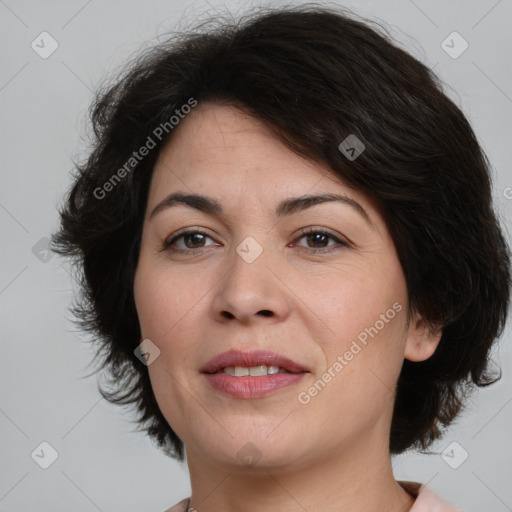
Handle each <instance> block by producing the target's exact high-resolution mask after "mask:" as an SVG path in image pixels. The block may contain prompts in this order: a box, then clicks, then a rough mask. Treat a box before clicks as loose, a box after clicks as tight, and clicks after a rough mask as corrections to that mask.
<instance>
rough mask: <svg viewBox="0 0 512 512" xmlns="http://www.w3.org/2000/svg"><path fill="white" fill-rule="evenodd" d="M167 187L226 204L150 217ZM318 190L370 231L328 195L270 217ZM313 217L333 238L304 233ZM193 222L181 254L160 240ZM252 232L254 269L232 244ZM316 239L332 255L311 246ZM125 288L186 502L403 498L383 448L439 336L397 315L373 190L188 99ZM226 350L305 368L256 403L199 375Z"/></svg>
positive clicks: (332, 503) (388, 507) (390, 257)
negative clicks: (407, 389) (367, 332)
mask: <svg viewBox="0 0 512 512" xmlns="http://www.w3.org/2000/svg"><path fill="white" fill-rule="evenodd" d="M177 191H181V192H184V193H198V194H204V195H208V196H212V197H214V198H215V199H217V200H218V201H219V202H220V203H221V205H222V207H223V209H224V210H225V213H224V214H223V215H222V216H220V217H216V216H213V215H209V214H206V213H203V212H200V211H199V210H196V209H194V208H191V207H189V206H186V205H183V204H181V205H178V206H173V207H171V208H167V209H164V210H162V211H161V212H159V213H158V214H156V215H155V216H154V217H153V218H152V219H150V218H149V217H150V213H151V211H152V210H153V209H154V207H155V206H156V205H157V204H158V203H159V202H160V201H162V199H164V198H165V197H166V196H167V195H168V194H170V193H173V192H177ZM322 192H326V193H341V194H345V195H346V196H348V197H350V198H352V199H354V200H355V201H357V202H358V203H359V204H360V205H361V206H362V207H363V208H364V209H365V210H366V212H367V214H368V216H369V218H370V221H371V223H372V225H373V226H371V225H369V224H368V223H367V222H366V221H365V219H364V218H363V216H361V215H360V214H359V213H358V212H357V211H356V210H355V209H353V208H352V207H350V206H348V205H346V204H342V203H338V202H326V203H322V204H318V205H315V206H313V207H311V208H308V209H306V210H304V211H302V212H298V213H295V214H292V215H289V216H286V217H283V218H280V219H278V218H276V217H275V216H274V213H273V212H274V209H275V207H276V205H277V204H278V203H279V202H280V201H281V200H283V199H287V198H290V197H298V196H303V195H305V194H308V195H309V194H314V193H322ZM308 226H312V227H314V228H318V229H320V228H323V229H326V230H328V231H330V232H331V233H332V235H333V237H335V238H327V237H321V236H320V237H319V236H318V235H316V238H315V237H314V236H313V237H312V236H309V237H308V236H304V235H303V234H301V230H302V229H303V228H305V227H308ZM189 227H190V228H197V229H198V230H200V231H203V232H206V234H207V236H206V237H203V238H199V239H198V238H194V237H193V236H192V237H190V236H189V237H185V238H181V239H179V240H177V241H176V243H175V245H174V248H181V249H182V250H184V251H188V252H186V253H173V252H170V250H168V251H165V250H162V247H163V244H164V242H165V241H166V240H170V239H171V238H173V235H174V234H176V233H177V232H178V231H179V230H182V229H183V228H189ZM249 236H250V237H253V238H254V239H255V240H256V241H257V243H258V244H259V246H260V247H261V248H262V250H263V252H262V253H261V254H260V255H259V256H258V257H257V258H256V259H255V261H253V262H252V263H248V262H247V261H246V260H244V259H243V258H242V257H241V256H240V255H239V254H238V253H237V252H236V248H237V246H239V245H240V244H241V242H242V241H243V240H244V239H245V238H246V237H249ZM336 238H337V239H338V240H340V241H345V242H347V243H348V246H344V245H340V244H339V243H338V242H337V241H336ZM315 248H316V249H321V248H328V249H330V251H328V252H327V251H324V252H323V253H322V252H317V253H316V254H315V253H314V252H313V249H315ZM134 294H135V302H136V307H137V313H138V317H139V321H140V325H141V331H142V338H141V341H142V340H144V339H150V340H151V342H152V343H154V344H155V345H156V346H157V347H158V348H159V350H160V355H159V356H158V357H157V358H156V359H155V360H154V362H153V363H151V364H150V365H149V366H148V371H149V375H150V379H151V384H152V387H153V390H154V393H155V396H156V399H157V402H158V404H159V407H160V409H161V411H162V413H163V415H164V416H165V418H166V419H167V421H168V422H169V424H170V425H171V427H172V428H173V430H174V431H175V432H176V433H177V434H178V435H179V437H180V438H181V439H182V440H183V441H184V443H185V447H186V454H187V463H188V466H189V471H190V476H191V485H192V502H191V505H192V506H193V507H194V508H195V509H197V510H198V511H199V512H210V511H211V512H213V511H217V512H218V511H220V510H222V511H224V512H231V511H233V512H234V511H237V512H240V511H247V512H249V511H253V510H254V511H256V510H257V511H261V510H265V509H270V508H271V509H273V510H283V511H289V512H295V511H301V512H302V511H303V510H304V509H306V510H307V511H308V512H315V511H323V512H330V511H333V512H334V511H340V510H347V511H348V510H350V511H351V512H359V511H361V512H362V511H363V510H364V511H365V512H377V511H379V512H382V511H383V510H385V511H393V512H399V511H407V510H409V509H410V508H411V506H412V504H413V502H414V498H412V497H411V496H410V495H409V494H408V493H407V492H406V491H405V490H403V489H402V488H401V487H400V486H399V485H398V484H397V482H396V481H395V479H394V476H393V473H392V467H391V460H390V454H389V448H388V439H389V429H390V424H391V418H392V410H393V402H394V391H395V385H396V382H397V379H398V376H399V373H400V369H401V366H402V363H403V359H404V357H405V358H408V359H410V360H413V361H421V360H424V359H427V358H428V357H430V356H431V355H432V353H433V352H434V350H435V348H436V346H437V344H438V342H439V338H440V334H438V335H434V334H431V333H430V332H429V331H428V330H427V329H426V327H425V325H424V323H423V322H422V320H421V318H420V317H419V316H417V315H415V316H414V318H413V320H412V321H411V322H410V323H409V324H408V323H407V322H406V305H407V289H406V282H405V278H404V275H403V272H402V268H401V266H400V263H399V260H398V257H397V254H396V251H395V248H394V244H393V241H392V239H391V237H390V234H389V231H388V229H387V226H386V224H385V222H384V219H383V217H382V215H381V210H380V208H379V205H378V204H377V203H376V202H375V200H374V199H373V198H371V197H369V196H368V195H366V194H363V193H362V192H360V191H357V190H355V189H353V188H351V187H349V186H348V185H347V184H346V183H344V182H343V181H342V180H341V179H340V178H339V177H338V176H337V175H335V174H334V173H333V172H332V171H331V170H330V169H329V168H328V167H326V166H325V165H322V164H320V163H316V162H313V161H310V160H306V159H304V158H302V157H300V156H298V155H297V154H295V153H293V152H292V151H291V150H289V149H288V148H287V147H286V146H284V145H283V144H282V143H281V142H280V141H279V140H278V139H277V138H276V137H275V135H273V134H272V132H270V131H269V129H268V128H267V127H266V126H265V125H264V124H263V123H262V122H261V121H258V120H256V119H254V118H252V117H250V116H249V115H247V114H245V113H243V112H241V111H239V110H237V109H235V108H232V107H228V106H220V105H216V104H212V103H204V104H199V105H198V106H197V107H196V108H195V109H194V110H193V111H192V112H191V113H190V114H189V115H187V117H186V118H185V119H184V120H182V121H181V122H180V124H179V126H178V127H176V128H175V129H174V132H173V136H172V138H171V139H170V140H169V141H168V142H167V144H166V145H165V146H164V147H163V148H162V150H161V152H160V155H159V158H158V161H157V163H156V166H155V169H154V174H153V177H152V182H151V186H150V191H149V197H148V208H147V213H146V218H145V221H144V226H143V234H142V242H141V249H140V258H139V263H138V267H137V272H136V276H135V283H134ZM397 302H398V303H399V304H400V305H402V306H403V307H402V309H401V311H400V312H398V313H396V315H395V316H394V318H393V319H391V320H389V321H388V322H387V323H385V326H384V328H382V329H380V330H379V331H378V334H377V335H375V336H374V337H373V338H369V339H368V343H367V345H366V346H363V345H361V344H359V345H361V346H362V349H361V350H360V351H359V352H358V353H357V354H356V355H354V357H353V359H352V360H350V361H348V363H347V364H346V366H344V367H343V370H342V371H341V372H339V373H336V372H335V373H336V376H335V377H334V378H332V379H331V381H330V382H329V383H328V384H327V385H326V386H325V387H324V388H323V389H322V390H321V391H320V392H319V393H318V394H317V395H316V396H314V397H312V398H311V400H310V402H309V403H307V404H302V403H300V402H299V400H298V395H299V393H300V392H303V391H307V390H308V388H309V387H310V386H312V385H313V383H314V382H316V381H317V380H318V379H320V378H321V377H322V375H323V374H324V373H325V372H326V371H327V370H328V368H329V367H331V368H332V366H333V363H334V362H335V361H336V360H337V358H338V356H340V355H341V356H343V354H345V352H346V351H347V350H349V349H350V346H351V343H352V342H353V340H356V339H357V335H358V334H359V333H361V332H362V331H363V330H364V329H365V328H368V327H370V326H374V325H375V323H376V321H377V320H379V318H381V317H380V315H381V314H385V313H386V311H387V310H389V309H390V308H392V305H393V304H394V303H397ZM262 311H263V312H264V313H262ZM265 312H266V313H265ZM232 348H236V349H240V350H253V349H268V350H273V351H275V352H278V353H280V354H283V355H285V356H287V357H289V358H290V359H292V360H294V361H296V362H298V363H300V364H302V365H303V366H305V367H306V368H307V369H308V370H309V372H310V373H308V374H306V375H305V376H304V378H303V379H302V381H301V382H299V383H298V384H294V385H292V386H289V387H287V388H284V389H281V390H279V391H277V392H275V393H273V394H271V395H269V396H267V397H264V398H257V399H240V398H233V397H230V396H226V395H224V394H221V393H219V392H218V391H216V390H215V389H213V388H212V387H211V386H210V385H209V384H208V382H207V381H206V379H205V378H204V376H203V375H201V373H200V372H199V369H200V367H201V366H202V365H203V364H205V363H206V362H207V361H208V360H209V359H211V358H212V357H213V356H215V355H217V354H219V353H221V352H224V351H227V350H229V349H232ZM331 372H332V370H331ZM247 443H252V445H254V447H253V448H251V450H252V451H253V452H254V453H255V454H257V456H258V457H259V460H258V461H257V463H256V464H255V465H252V466H251V465H247V464H246V463H245V462H244V461H243V460H242V459H241V457H237V453H238V452H239V450H240V449H241V448H242V447H244V445H246V444H247ZM246 449H247V448H246Z"/></svg>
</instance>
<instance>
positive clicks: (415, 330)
mask: <svg viewBox="0 0 512 512" xmlns="http://www.w3.org/2000/svg"><path fill="white" fill-rule="evenodd" d="M442 335H443V329H442V326H440V325H436V326H435V330H434V331H432V330H431V329H429V327H428V325H427V324H426V322H425V321H424V320H423V318H418V319H417V320H415V321H414V322H411V325H410V328H409V334H408V336H407V341H406V343H405V351H404V357H405V359H408V360H409V361H415V362H418V361H425V360H426V359H428V358H429V357H431V356H432V354H433V353H434V352H435V351H436V348H437V346H438V345H439V341H440V340H441V336H442Z"/></svg>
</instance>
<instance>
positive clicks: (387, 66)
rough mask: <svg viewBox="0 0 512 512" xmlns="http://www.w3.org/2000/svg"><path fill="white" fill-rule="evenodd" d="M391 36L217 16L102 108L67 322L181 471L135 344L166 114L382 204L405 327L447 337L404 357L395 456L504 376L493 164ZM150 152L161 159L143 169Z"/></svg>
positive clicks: (322, 13) (142, 66) (63, 228)
mask: <svg viewBox="0 0 512 512" xmlns="http://www.w3.org/2000/svg"><path fill="white" fill-rule="evenodd" d="M377 27H379V28H377ZM380 28H382V27H380V25H378V24H377V23H376V22H373V21H370V20H365V19H362V18H359V19H358V18H356V17H355V16H354V15H352V14H351V13H350V12H347V11H346V10H342V9H337V8H333V7H326V6H323V7H322V6H318V5H301V6H286V7H280V8H274V9H272V8H266V9H259V10H258V11H257V12H251V13H248V14H245V15H244V16H242V17H240V18H239V19H237V20H228V21H226V19H221V18H218V19H216V18H212V19H211V21H210V22H209V23H206V24H200V25H199V26H197V27H196V28H195V29H193V30H189V31H186V32H181V33H179V34H177V35H176V34H175V35H173V36H171V37H169V38H168V39H166V40H165V41H164V42H159V43H158V44H157V45H155V46H154V47H150V48H149V49H148V48H146V49H144V50H143V51H141V52H140V54H138V56H137V58H136V59H134V60H133V61H132V62H130V63H129V65H128V67H127V68H124V70H123V71H122V73H121V74H120V75H119V78H118V79H117V81H116V82H115V83H113V84H107V85H103V86H102V87H101V88H99V90H98V91H97V93H96V96H95V98H94V101H93V103H92V105H91V106H90V117H91V124H92V126H93V130H94V140H93V144H92V149H91V151H90V152H89V154H88V158H87V159H86V161H85V162H84V163H75V171H76V172H75V174H74V179H73V183H72V184H71V186H70V189H69V191H68V193H67V196H66V198H65V202H64V204H63V205H62V206H60V207H59V214H60V220H61V224H60V227H59V230H58V231H56V232H55V233H54V234H53V236H52V247H53V249H54V251H55V252H57V253H60V254H61V255H66V256H69V257H71V259H72V262H73V263H74V266H75V270H76V271H77V272H78V274H77V276H78V283H79V287H80V293H79V297H78V299H77V298H76V297H75V302H74V304H73V306H72V308H71V309H72V311H73V312H74V314H75V317H76V319H75V321H76V322H77V324H78V325H80V326H81V327H82V328H83V329H84V330H86V331H88V332H90V333H92V334H93V340H92V341H93V342H94V343H96V344H97V345H98V347H97V352H96V356H98V355H99V354H101V355H102V362H101V366H100V368H99V369H104V370H108V372H107V373H108V376H109V386H110V387H111V389H109V390H107V389H103V388H102V387H101V386H99V389H100V392H101V394H102V396H103V397H104V398H106V399H107V400H109V401H110V402H112V403H117V404H132V405H134V406H135V408H136V411H137V412H138V418H137V422H138V425H139V426H138V430H140V429H143V430H144V431H146V432H147V433H148V435H149V436H150V438H152V439H153V440H154V441H156V443H157V444H158V446H159V447H160V448H162V449H163V451H164V452H165V453H166V454H167V455H169V456H171V457H175V458H176V459H178V460H180V461H182V460H183V458H184V447H183V442H182V441H181V440H180V438H179V437H178V436H177V435H176V433H175V432H174V431H173V430H172V428H171V427H170V425H169V424H168V422H167V421H166V419H165V418H164V416H163V414H162V413H161V411H160V409H159V407H158V404H157V402H156V399H155V396H154V394H153V390H152V387H151V383H150V380H149V376H148V371H147V367H146V366H145V365H144V364H142V363H141V361H139V359H138V358H137V357H136V355H135V354H134V350H135V349H136V348H137V347H138V344H139V342H140V340H141V330H140V326H139V321H138V317H137V311H136V308H135V301H134V295H133V283H134V275H135V270H136V266H137V261H138V255H139V251H140V242H141V232H142V225H143V218H144V213H145V210H146V207H147V196H148V191H149V185H150V180H151V176H152V171H153V168H154V165H155V162H156V159H157V156H158V154H159V150H160V149H161V147H162V146H163V145H164V144H165V143H166V142H167V141H168V140H169V139H170V137H172V134H173V131H172V129H173V128H174V126H172V125H173V122H172V121H170V120H171V118H172V116H176V115H177V114H179V113H181V112H185V111H186V110H185V109H184V108H183V106H184V105H187V104H189V105H191V104H192V102H193V101H196V102H199V103H202V102H212V103H216V104H219V105H229V106H233V107H235V108H238V109H240V110H242V111H243V112H246V113H249V114H250V115H252V116H254V117H255V118H257V119H259V120H262V121H263V122H264V123H265V124H266V125H267V126H268V127H269V128H270V129H271V130H272V131H273V133H274V134H275V136H276V137H278V138H279V139H280V140H281V141H282V142H283V143H284V144H286V145H287V147H289V148H290V149H291V150H293V151H294V152H295V153H296V154H298V155H301V156H303V157H306V158H308V159H310V160H312V161H316V162H320V163H324V164H326V165H328V167H329V168H330V169H332V171H333V172H334V173H335V174H336V175H338V176H339V177H340V178H341V179H342V180H344V181H345V183H348V184H349V186H351V187H354V188H355V189H358V190H360V191H362V192H364V193H366V194H369V195H370V196H371V197H373V198H375V199H376V200H377V201H378V202H379V204H381V205H382V207H383V213H384V216H385V221H386V225H387V227H388V229H389V231H390V234H391V236H392V239H393V242H394V244H395V247H396V251H397V254H398V257H399V261H400V264H401V266H402V269H403V272H404V276H405V280H406V284H407V295H408V307H407V319H408V321H410V319H411V318H412V316H411V315H412V312H413V311H414V312H417V313H419V314H420V315H421V317H422V318H423V320H424V321H425V324H426V325H427V326H428V327H429V329H431V330H432V331H433V332H435V330H436V329H437V328H439V326H441V328H442V337H441V340H440V343H439V345H438V347H437V349H436V351H435V353H434V354H433V355H432V356H431V357H430V358H429V359H427V360H425V361H423V362H411V361H408V360H404V363H403V367H402V369H401V373H400V376H399V379H398V383H397V388H396V396H395V406H394V411H393V418H392V424H391V432H390V439H389V449H390V453H391V454H398V453H401V452H403V451H405V450H407V449H409V448H416V449H420V450H426V449H427V448H428V447H429V446H430V445H431V444H432V443H433V441H434V440H436V439H438V438H440V437H441V436H442V434H443V432H444V430H445V428H446V427H447V426H448V425H450V424H451V423H452V421H453V420H454V419H455V417H456V416H457V414H458V413H459V412H460V411H461V410H462V409H463V408H464V406H465V405H466V403H467V399H468V397H469V394H470V392H471V391H473V390H474V389H475V386H486V385H489V384H491V383H493V382H496V381H497V380H498V379H499V378H500V377H501V371H500V373H499V375H498V376H496V374H495V371H494V370H493V368H492V365H491V363H492V359H491V354H490V353H491V348H492V346H493V343H494V341H495V340H497V339H498V338H499V336H500V335H501V334H502V331H503V329H504V325H505V322H506V318H507V310H508V304H509V294H510V250H509V247H508V245H507V242H506V240H505V238H504V236H503V233H502V231H501V227H500V223H499V221H498V219H497V216H496V213H495V212H494V209H493V205H492V194H491V191H492V186H491V175H490V165H489V162H488V159H487V157H486V155H485V153H484V152H483V150H482V148H481V147H480V145H479V143H478V141H477V139H476V137H475V134H474V132H473V130H472V128H471V127H470V124H469V123H468V120H467V119H466V117H465V116H464V114H463V113H462V111H461V110H460V109H459V108H458V107H457V106H456V105H455V103H454V102H453V101H452V100H450V99H449V98H448V97H447V95H446V94H445V93H444V92H443V90H442V89H443V87H442V84H441V81H440V80H439V79H438V78H437V77H436V75H435V74H434V73H433V72H432V71H431V70H430V69H429V68H428V67H427V66H425V65H424V64H423V63H421V62H419V61H418V60H417V59H416V58H414V57H413V56H411V55H410V54H409V53H407V52H405V51H404V50H402V49H401V48H400V47H399V44H398V43H396V42H395V41H394V40H393V39H392V38H391V36H389V35H388V34H387V32H385V31H381V30H380ZM191 99H192V101H191ZM189 110H190V109H189ZM179 117H181V116H179ZM176 119H177V117H176ZM178 122H179V121H178ZM158 129H159V131H158ZM164 132H165V133H164ZM157 134H158V136H157ZM349 135H355V136H356V137H357V138H358V139H359V140H360V141H362V142H363V143H364V145H365V149H364V151H363V152H362V153H361V154H360V155H359V156H358V157H357V158H355V159H349V158H347V155H345V154H343V153H342V151H341V150H340V149H339V146H340V143H341V142H342V141H344V140H345V139H346V138H347V137H348V136H349ZM148 137H150V138H151V140H152V143H153V144H154V146H155V147H154V149H151V151H149V152H147V155H146V156H145V157H144V158H140V159H138V160H137V161H135V160H134V159H133V154H134V151H135V152H136V151H137V150H139V148H141V147H142V146H144V145H146V146H148V145H149V143H148V141H149V139H148ZM127 162H131V163H130V165H128V166H127ZM123 169H124V172H123V171H122V170H123ZM116 171H117V175H116V177H115V179H113V178H114V175H115V174H116ZM118 178H119V179H118ZM107 182H108V183H109V184H110V185H107ZM107 191H108V194H107Z"/></svg>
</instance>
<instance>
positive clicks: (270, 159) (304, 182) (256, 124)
mask: <svg viewBox="0 0 512 512" xmlns="http://www.w3.org/2000/svg"><path fill="white" fill-rule="evenodd" d="M176 190H180V191H183V192H187V193H203V194H208V195H210V196H214V197H216V198H217V199H218V200H219V201H220V202H222V203H226V204H232V205H235V206H236V207H242V206H243V207H245V208H249V207H250V206H251V204H253V202H254V204H255V205H256V204H258V203H259V204H262V203H267V204H269V203H270V204H277V203H278V202H279V200H280V199H282V198H284V197H291V196H293V197H296V196H301V195H305V194H308V193H336V192H338V193H342V194H345V195H347V196H350V197H353V198H354V199H355V200H357V201H358V202H360V203H364V205H365V207H366V209H367V210H376V211H378V210H379V205H378V204H377V202H376V200H374V199H373V198H371V197H369V196H368V195H366V194H364V193H363V192H361V191H357V190H355V189H354V188H352V187H350V186H349V185H348V184H346V183H345V182H344V181H343V180H342V178H340V177H339V176H338V175H336V174H335V173H334V172H333V170H332V169H330V168H329V167H328V166H326V165H324V164H321V163H319V162H315V161H313V160H309V159H306V158H304V157H302V156H300V155H297V154H296V153H295V152H293V151H292V150H291V149H290V148H288V147H287V146H286V145H285V144H284V143H283V142H282V141H281V140H280V139H279V138H277V136H276V135H275V133H274V132H272V131H271V129H270V128H269V127H268V126H267V125H266V124H265V123H264V122H263V121H261V120H259V119H256V118H254V117H252V116H251V115H249V114H247V113H246V112H243V111H241V110H239V109H236V108H234V107H230V106H225V105H218V104H214V103H203V104H199V105H198V106H197V107H196V108H195V109H194V110H193V111H192V112H191V113H190V114H188V115H187V116H186V117H185V118H184V119H182V120H181V122H180V124H179V125H178V126H177V127H175V128H174V131H173V133H172V136H171V138H170V139H169V140H168V142H167V143H166V144H165V145H164V147H163V148H162V149H161V151H160V154H159V157H158V160H157V162H156V165H155V169H154V172H153V178H152V183H151V189H150V198H149V205H150V206H151V204H154V203H156V202H158V201H159V200H161V199H162V198H163V197H165V196H166V195H167V194H169V193H170V192H173V191H176ZM368 213H369V214H370V217H372V213H371V212H370V211H369V212H368ZM372 220H373V218H372Z"/></svg>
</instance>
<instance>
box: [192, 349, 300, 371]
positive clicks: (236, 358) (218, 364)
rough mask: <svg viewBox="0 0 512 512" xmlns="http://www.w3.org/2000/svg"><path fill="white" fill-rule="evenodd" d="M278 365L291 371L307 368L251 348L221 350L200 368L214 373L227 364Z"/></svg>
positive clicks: (270, 353)
mask: <svg viewBox="0 0 512 512" xmlns="http://www.w3.org/2000/svg"><path fill="white" fill-rule="evenodd" d="M262 364H265V365H267V366H279V367H281V368H283V369H284V370H286V371H288V372H291V373H301V372H307V371H308V370H307V369H306V368H304V367H303V366H301V365H300V364H299V363H296V362H295V361H292V360H291V359H289V358H288V357H285V356H282V355H281V354H277V353H276V352H271V351H269V350H253V351H251V352H242V351H239V350H229V351H227V352H222V354H218V355H216V356H215V357H213V358H212V359H210V360H209V361H208V362H207V363H206V364H205V365H204V366H203V367H202V368H201V369H200V372H201V373H215V372H217V371H219V370H221V369H222V368H226V367H227V366H246V367H248V368H250V367H251V366H259V365H262Z"/></svg>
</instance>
